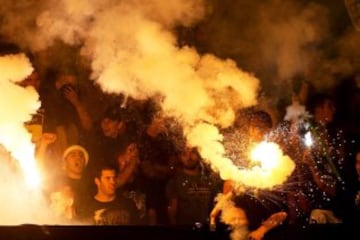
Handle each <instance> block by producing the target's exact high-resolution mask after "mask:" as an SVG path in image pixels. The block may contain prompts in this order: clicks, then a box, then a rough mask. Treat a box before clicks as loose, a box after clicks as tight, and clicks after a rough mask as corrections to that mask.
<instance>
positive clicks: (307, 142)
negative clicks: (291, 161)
mask: <svg viewBox="0 0 360 240" xmlns="http://www.w3.org/2000/svg"><path fill="white" fill-rule="evenodd" d="M304 143H305V145H306V146H307V147H311V146H312V145H313V144H314V140H313V138H312V136H311V132H307V133H306V134H305V136H304Z"/></svg>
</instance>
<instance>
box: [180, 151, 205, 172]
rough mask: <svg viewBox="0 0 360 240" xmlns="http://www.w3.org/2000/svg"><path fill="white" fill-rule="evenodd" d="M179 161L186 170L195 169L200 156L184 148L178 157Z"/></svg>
mask: <svg viewBox="0 0 360 240" xmlns="http://www.w3.org/2000/svg"><path fill="white" fill-rule="evenodd" d="M180 160H181V162H182V164H183V166H184V168H186V169H195V168H196V167H197V166H199V163H200V156H199V154H198V152H197V151H196V149H193V148H186V149H185V150H184V151H183V152H182V153H181V155H180Z"/></svg>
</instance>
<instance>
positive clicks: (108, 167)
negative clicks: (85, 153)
mask: <svg viewBox="0 0 360 240" xmlns="http://www.w3.org/2000/svg"><path fill="white" fill-rule="evenodd" d="M104 170H113V171H115V173H117V172H118V169H117V167H116V166H115V165H114V164H112V163H101V164H99V165H97V166H95V168H94V170H93V176H94V179H95V178H99V179H100V178H101V175H102V172H103V171H104Z"/></svg>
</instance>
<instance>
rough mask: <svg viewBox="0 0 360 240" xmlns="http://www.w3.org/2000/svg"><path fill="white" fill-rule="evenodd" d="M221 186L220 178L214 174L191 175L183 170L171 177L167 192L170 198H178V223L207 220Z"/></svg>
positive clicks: (203, 221)
mask: <svg viewBox="0 0 360 240" xmlns="http://www.w3.org/2000/svg"><path fill="white" fill-rule="evenodd" d="M220 186H221V184H220V180H219V178H217V177H215V176H212V175H205V176H204V175H197V176H189V175H186V174H185V173H183V172H182V171H181V172H179V173H177V174H176V175H175V176H174V177H173V178H171V179H170V181H169V182H168V184H167V187H166V194H167V198H168V199H169V200H170V199H174V198H176V199H177V200H178V210H177V216H176V221H177V224H194V223H195V222H201V223H205V222H207V220H208V218H209V216H210V212H211V209H212V208H213V206H214V198H215V196H216V194H217V193H219V192H220V191H221V187H220Z"/></svg>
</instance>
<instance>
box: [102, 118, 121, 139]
mask: <svg viewBox="0 0 360 240" xmlns="http://www.w3.org/2000/svg"><path fill="white" fill-rule="evenodd" d="M101 129H102V131H103V133H104V135H105V136H106V137H110V138H116V137H117V136H118V135H119V133H120V132H122V131H123V130H124V129H125V123H124V122H123V121H116V120H112V119H110V118H104V119H103V120H102V121H101Z"/></svg>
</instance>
